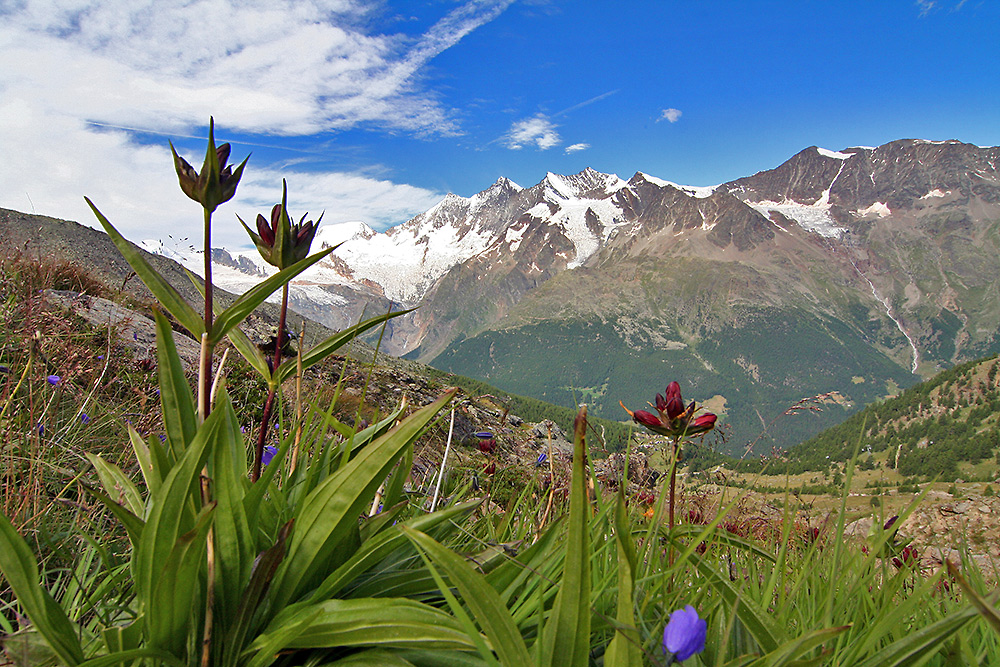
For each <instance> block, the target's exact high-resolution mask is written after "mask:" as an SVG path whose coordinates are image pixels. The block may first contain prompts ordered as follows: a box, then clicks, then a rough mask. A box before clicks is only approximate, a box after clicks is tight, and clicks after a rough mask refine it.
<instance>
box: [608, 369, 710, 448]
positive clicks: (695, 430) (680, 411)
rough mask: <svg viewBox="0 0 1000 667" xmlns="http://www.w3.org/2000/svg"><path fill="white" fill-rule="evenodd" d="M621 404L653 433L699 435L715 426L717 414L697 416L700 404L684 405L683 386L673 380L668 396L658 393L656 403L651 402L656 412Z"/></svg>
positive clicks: (674, 436) (633, 417)
mask: <svg viewBox="0 0 1000 667" xmlns="http://www.w3.org/2000/svg"><path fill="white" fill-rule="evenodd" d="M619 405H621V406H622V408H624V409H625V412H627V413H629V415H630V416H631V417H632V419H633V420H635V422H636V423H638V424H641V425H642V426H645V427H646V428H648V429H649V430H650V431H652V432H653V433H659V434H660V435H665V436H669V437H672V438H679V437H681V436H686V435H698V434H701V433H705V432H706V431H710V430H712V429H713V428H714V427H715V421H716V419H717V418H716V416H715V415H714V414H712V413H711V412H706V413H704V414H702V415H699V416H697V417H695V416H694V415H695V412H697V410H698V406H697V404H696V403H695V402H694V401H691V403H690V405H688V406H687V408H685V407H684V400H683V399H682V398H681V386H680V384H678V383H677V382H671V383H670V384H669V385H668V386H667V391H666V396H664V395H663V394H657V395H656V405H655V406H654V405H653V404H652V403H650V407H655V408H656V414H653V413H652V412H649V411H648V410H636V411H635V412H632V411H631V410H629V409H628V408H626V407H625V404H624V403H621V402H620V401H619Z"/></svg>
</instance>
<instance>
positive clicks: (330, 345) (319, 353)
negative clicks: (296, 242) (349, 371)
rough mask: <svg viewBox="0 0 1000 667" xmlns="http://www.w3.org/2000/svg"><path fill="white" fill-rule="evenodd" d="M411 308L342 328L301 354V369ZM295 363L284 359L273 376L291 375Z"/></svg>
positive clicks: (316, 362) (280, 381)
mask: <svg viewBox="0 0 1000 667" xmlns="http://www.w3.org/2000/svg"><path fill="white" fill-rule="evenodd" d="M296 266H298V264H296ZM412 310H413V309H412V308H411V309H409V310H400V311H397V312H395V313H386V314H384V315H379V316H377V317H372V318H371V319H367V320H365V321H364V322H359V323H357V324H355V325H354V326H352V327H349V328H347V329H344V330H343V331H341V332H339V333H335V334H333V335H332V336H330V337H329V338H327V339H326V340H324V341H323V342H321V343H319V344H317V345H316V346H315V347H313V348H312V349H310V350H309V351H307V352H305V353H304V354H303V355H302V369H303V370H305V369H307V368H310V367H312V366H314V365H316V364H318V363H319V362H321V361H323V360H324V359H326V358H327V357H328V356H330V355H331V354H333V353H334V352H336V351H337V350H339V349H340V348H341V347H343V346H344V345H346V344H347V343H349V342H350V341H352V340H353V339H355V338H357V337H358V336H360V335H361V334H363V333H364V332H365V331H368V330H369V329H371V328H373V327H376V326H378V325H380V324H382V323H383V322H385V321H387V320H390V319H392V318H393V317H399V316H400V315H406V314H407V313H409V312H412ZM297 364H298V362H297V361H296V360H295V359H294V358H291V359H287V360H285V361H284V362H282V364H281V365H280V366H278V371H277V372H276V373H275V374H274V376H275V378H276V379H277V381H278V383H279V384H280V383H282V382H284V381H285V380H287V379H288V378H289V377H291V376H292V374H294V373H295V371H296V368H297Z"/></svg>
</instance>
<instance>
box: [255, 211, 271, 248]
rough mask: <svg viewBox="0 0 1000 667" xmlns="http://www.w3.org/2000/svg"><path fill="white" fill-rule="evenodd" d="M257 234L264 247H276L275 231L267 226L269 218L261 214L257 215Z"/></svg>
mask: <svg viewBox="0 0 1000 667" xmlns="http://www.w3.org/2000/svg"><path fill="white" fill-rule="evenodd" d="M257 233H258V234H260V238H261V240H262V241H263V242H264V245H267V246H270V247H272V248H273V247H274V230H273V229H271V227H270V225H268V224H267V218H265V217H264V216H263V215H261V214H260V213H258V214H257Z"/></svg>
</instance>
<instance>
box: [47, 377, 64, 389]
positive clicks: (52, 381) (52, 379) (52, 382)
mask: <svg viewBox="0 0 1000 667" xmlns="http://www.w3.org/2000/svg"><path fill="white" fill-rule="evenodd" d="M45 381H46V382H48V383H49V384H50V385H52V386H53V387H54V386H56V385H57V384H59V383H60V382H62V378H61V377H59V376H58V375H50V376H48V377H47V378H45Z"/></svg>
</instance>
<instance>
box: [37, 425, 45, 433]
mask: <svg viewBox="0 0 1000 667" xmlns="http://www.w3.org/2000/svg"><path fill="white" fill-rule="evenodd" d="M38 435H39V436H43V435H45V425H44V424H42V422H38Z"/></svg>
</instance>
